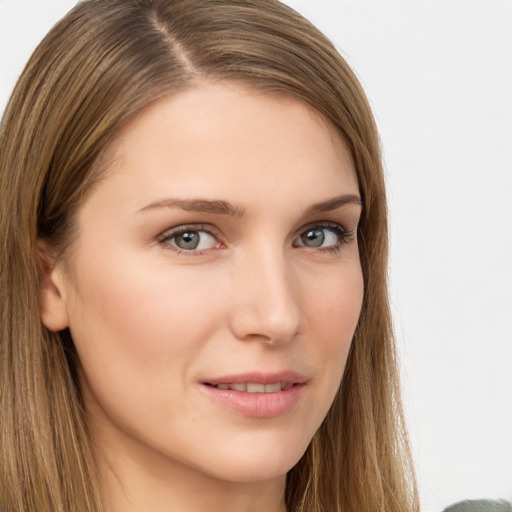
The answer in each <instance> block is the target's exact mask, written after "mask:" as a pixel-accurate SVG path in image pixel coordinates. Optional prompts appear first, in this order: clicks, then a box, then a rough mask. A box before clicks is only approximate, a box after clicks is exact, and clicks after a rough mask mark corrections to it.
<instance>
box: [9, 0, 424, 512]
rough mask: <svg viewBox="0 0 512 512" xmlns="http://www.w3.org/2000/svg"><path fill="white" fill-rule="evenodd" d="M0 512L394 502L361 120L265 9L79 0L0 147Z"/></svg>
mask: <svg viewBox="0 0 512 512" xmlns="http://www.w3.org/2000/svg"><path fill="white" fill-rule="evenodd" d="M0 158H1V160H0V172H1V175H0V180H1V181H0V190H1V194H2V197H1V200H0V203H1V204H2V209H1V218H0V224H1V226H2V240H4V243H3V244H2V252H1V255H2V256H1V258H2V260H1V265H0V267H1V270H0V275H1V287H0V289H1V294H2V295H1V301H2V305H3V308H2V321H1V326H2V327H1V329H2V331H1V332H2V337H1V354H2V357H1V365H2V369H1V377H0V378H1V382H2V384H1V412H0V415H1V416H0V417H1V421H2V425H1V432H2V438H1V439H2V440H1V444H0V446H1V448H0V450H1V454H0V460H2V463H1V476H0V482H1V483H0V485H1V494H0V503H1V507H2V510H3V512H13V511H17V512H20V511H26V512H28V511H34V510H37V511H43V510H47V511H50V510H51V511H67V510H80V511H91V512H92V511H99V510H106V511H117V510H123V511H129V510H134V511H135V510H162V511H167V510H173V511H176V510H181V509H186V510H188V511H191V510H192V511H193V510H204V509H208V510H223V511H228V510H232V509H233V510H238V511H240V510H254V511H259V510H265V511H270V510H275V511H283V510H287V511H289V512H291V511H334V510H338V511H341V510H343V511H361V510H365V511H377V510H378V511H382V510H386V511H405V510H417V508H418V507H417V499H416V491H415V485H414V480H413V476H412V468H411V462H410V455H409V450H408V444H407V439H406V434H405V429H404V425H403V417H402V410H401V405H400V397H399V391H398V378H397V369H396V361H395V352H394V346H393V339H392V332H391V322H390V317H389V308H388V302H387V291H386V255H387V228H386V203H385V194H384V181H383V176H382V168H381V163H380V155H379V145H378V137H377V133H376V130H375V125H374V121H373V118H372V115H371V112H370V109H369V106H368V103H367V101H366V99H365V96H364V93H363V92H362V90H361V87H360V85H359V83H358V82H357V79H356V78H355V76H354V75H353V73H352V72H351V70H350V69H349V68H348V66H347V64H346V63H345V62H344V61H343V59H342V58H341V57H340V56H339V54H338V53H337V52H336V51H335V49H334V48H333V47H332V45H331V43H330V42H329V41H328V40H327V39H326V38H325V37H324V36H323V35H322V34H320V33H319V32H318V31H317V30H316V29H315V28H314V27H312V26H311V25H310V24H309V23H308V22H307V21H306V20H304V19H303V18H302V17H300V16H299V15H298V14H297V13H295V12H294V11H292V10H291V9H289V8H287V7H285V6H283V5H282V4H280V3H278V2H277V1H274V0H235V1H233V0H216V1H213V2H203V1H200V0H174V1H173V0H90V1H85V2H82V3H80V4H79V5H78V6H77V7H76V8H75V9H74V10H72V11H71V12H70V13H69V14H68V15H67V16H66V17H65V18H64V19H63V20H62V21H61V22H60V23H58V24H57V25H56V26H55V27H54V28H53V29H52V31H51V32H50V33H49V35H48V36H47V37H46V38H45V40H44V41H43V42H42V43H41V45H40V46H39V48H38V49H37V50H36V51H35V53H34V55H33V57H32V58H31V60H30V62H29V64H28V65H27V68H26V69H25V71H24V72H23V74H22V76H21V78H20V80H19V82H18V84H17V86H16V89H15V91H14V93H13V96H12V98H11V100H10V102H9V104H8V106H7V109H6V112H5V115H4V119H3V121H2V125H1V132H0Z"/></svg>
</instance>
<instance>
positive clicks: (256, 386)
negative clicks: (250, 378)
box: [247, 383, 265, 393]
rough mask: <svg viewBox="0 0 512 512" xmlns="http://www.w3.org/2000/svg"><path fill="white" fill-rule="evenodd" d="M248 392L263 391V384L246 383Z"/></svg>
mask: <svg viewBox="0 0 512 512" xmlns="http://www.w3.org/2000/svg"><path fill="white" fill-rule="evenodd" d="M247 392H248V393H265V384H252V383H248V384H247Z"/></svg>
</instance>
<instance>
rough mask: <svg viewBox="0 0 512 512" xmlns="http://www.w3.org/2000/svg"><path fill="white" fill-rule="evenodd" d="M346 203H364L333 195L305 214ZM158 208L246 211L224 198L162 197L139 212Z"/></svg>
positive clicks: (221, 212)
mask: <svg viewBox="0 0 512 512" xmlns="http://www.w3.org/2000/svg"><path fill="white" fill-rule="evenodd" d="M346 204H356V205H360V206H361V205H362V202H361V199H360V197H359V196H358V195H356V194H345V195H342V196H338V197H333V198H331V199H327V200H326V201H322V202H320V203H315V204H313V205H311V206H310V207H309V208H307V210H306V212H305V215H314V214H316V213H323V212H329V211H332V210H336V209H338V208H341V207H342V206H344V205H346ZM157 208H180V209H181V210H185V211H194V212H202V213H214V214H218V215H229V216H232V217H242V216H243V215H244V212H245V207H243V206H241V205H234V204H231V203H229V202H228V201H224V200H222V199H215V200H210V199H174V198H168V199H162V200H161V201H155V202H154V203H151V204H149V205H147V206H144V208H141V209H140V210H139V212H144V211H148V210H154V209H157Z"/></svg>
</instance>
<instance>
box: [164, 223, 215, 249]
mask: <svg viewBox="0 0 512 512" xmlns="http://www.w3.org/2000/svg"><path fill="white" fill-rule="evenodd" d="M160 242H162V243H165V244H168V245H170V246H173V247H174V248H175V249H176V250H178V251H179V252H192V251H202V250H207V249H213V248H215V247H219V246H220V242H219V241H218V240H217V239H216V238H215V237H214V236H213V235H212V234H211V233H210V232H209V231H207V230H206V229H204V228H203V227H194V226H180V227H178V228H174V229H172V230H170V231H167V232H166V233H164V235H163V236H162V238H161V239H160Z"/></svg>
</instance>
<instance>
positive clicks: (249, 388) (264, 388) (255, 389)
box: [205, 382, 295, 393]
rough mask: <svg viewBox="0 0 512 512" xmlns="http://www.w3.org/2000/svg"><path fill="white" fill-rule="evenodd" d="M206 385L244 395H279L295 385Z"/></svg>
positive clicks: (241, 383) (250, 383) (239, 383)
mask: <svg viewBox="0 0 512 512" xmlns="http://www.w3.org/2000/svg"><path fill="white" fill-rule="evenodd" d="M205 385H206V386H210V387H214V388H216V389H221V390H224V391H226V390H228V389H230V390H232V391H240V392H243V393H279V391H285V390H287V389H290V388H291V387H292V386H294V385H295V384H294V383H293V382H274V383H270V384H262V383H260V382H230V383H225V382H223V383H220V384H210V383H209V382H205Z"/></svg>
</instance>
